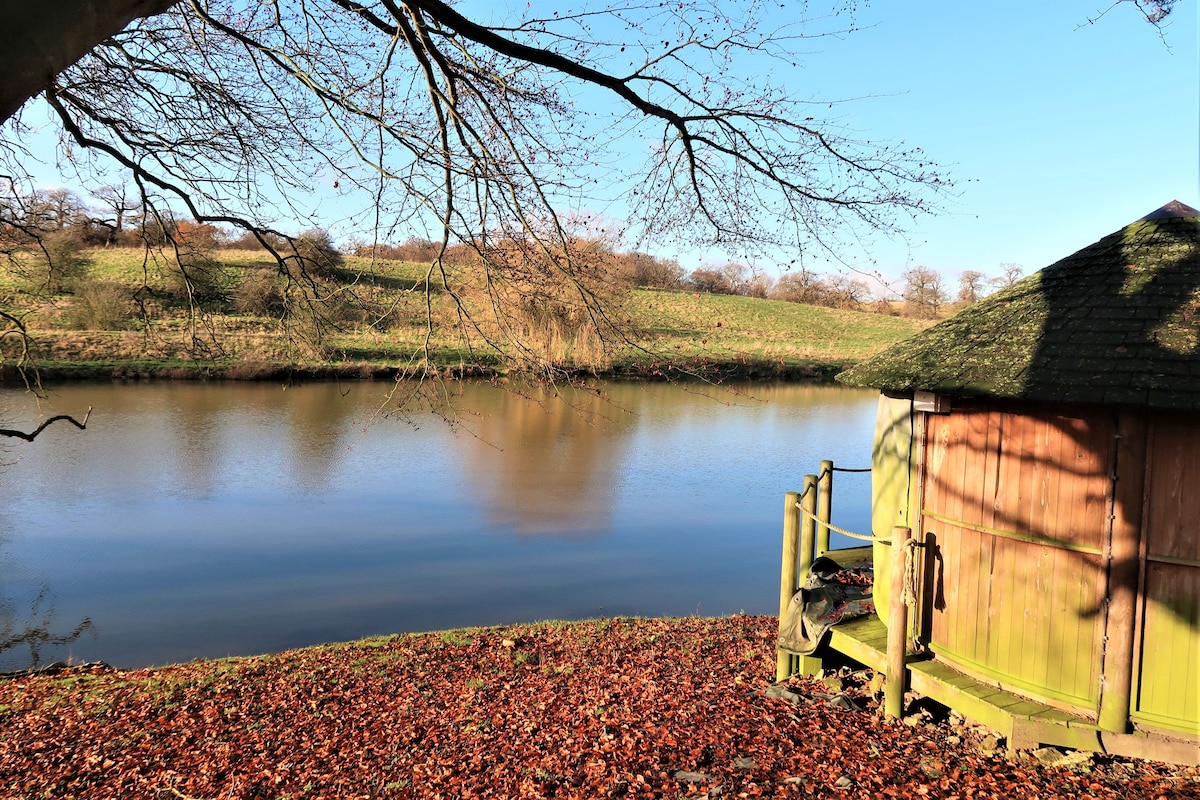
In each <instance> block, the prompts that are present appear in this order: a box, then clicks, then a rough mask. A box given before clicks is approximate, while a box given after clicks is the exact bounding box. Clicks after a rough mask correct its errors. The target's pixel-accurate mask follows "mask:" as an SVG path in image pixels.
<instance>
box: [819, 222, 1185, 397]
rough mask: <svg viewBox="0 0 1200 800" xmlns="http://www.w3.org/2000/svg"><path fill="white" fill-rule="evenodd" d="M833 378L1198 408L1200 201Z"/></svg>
mask: <svg viewBox="0 0 1200 800" xmlns="http://www.w3.org/2000/svg"><path fill="white" fill-rule="evenodd" d="M837 379H838V380H839V381H841V382H843V383H847V384H851V385H856V386H872V387H876V388H879V389H884V390H891V391H899V392H906V391H913V390H927V391H932V392H937V393H940V394H947V395H957V396H970V395H976V396H980V395H982V396H991V397H1007V398H1017V399H1024V400H1039V401H1051V402H1055V401H1057V402H1084V403H1104V404H1123V405H1135V406H1148V407H1154V408H1171V409H1180V410H1189V411H1200V211H1197V210H1196V209H1194V208H1190V207H1188V206H1186V205H1184V204H1182V203H1179V202H1178V201H1174V202H1171V203H1168V204H1167V205H1165V206H1163V207H1162V208H1160V209H1158V210H1157V211H1155V212H1153V213H1151V214H1148V215H1146V216H1145V217H1143V218H1142V219H1140V220H1138V221H1137V222H1134V223H1132V224H1130V225H1127V226H1126V227H1124V228H1122V229H1121V230H1119V231H1117V232H1116V233H1113V234H1111V235H1109V236H1105V237H1104V238H1103V239H1101V240H1100V241H1098V242H1096V243H1095V244H1093V245H1091V246H1089V247H1085V248H1084V249H1082V250H1080V251H1079V252H1077V253H1075V254H1074V255H1070V256H1067V257H1066V258H1064V259H1063V260H1061V261H1059V262H1057V263H1055V264H1052V265H1050V266H1049V267H1046V268H1045V269H1043V270H1041V271H1040V272H1037V273H1034V274H1033V275H1030V276H1029V277H1027V278H1024V279H1023V280H1021V281H1018V282H1017V283H1016V284H1014V285H1013V286H1011V287H1009V288H1008V289H1005V290H1003V291H1001V292H997V293H996V294H994V295H992V296H990V297H988V298H986V299H984V300H982V301H981V302H979V303H977V304H976V305H974V306H971V307H970V308H967V309H965V310H963V311H961V312H960V313H958V314H956V315H954V316H953V317H950V318H949V319H947V320H944V321H943V322H941V323H939V324H937V325H935V326H933V327H931V328H928V329H926V330H925V331H923V332H921V333H919V334H917V335H915V336H912V337H911V338H909V339H906V340H904V341H902V342H900V343H898V344H896V345H895V346H893V347H891V348H889V349H888V350H885V351H884V352H882V353H880V354H879V355H877V356H874V357H873V358H870V359H868V360H867V361H864V362H862V363H860V364H858V365H857V366H855V367H853V368H852V369H849V370H847V371H846V372H843V373H842V374H840V375H838V378H837Z"/></svg>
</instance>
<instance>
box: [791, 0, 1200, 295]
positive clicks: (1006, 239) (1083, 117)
mask: <svg viewBox="0 0 1200 800" xmlns="http://www.w3.org/2000/svg"><path fill="white" fill-rule="evenodd" d="M1106 2H1107V0H1096V2H1095V3H1093V2H1091V1H1090V0H1082V1H1081V0H1055V1H1054V2H1023V1H1022V2H1011V1H1010V2H1003V3H962V2H949V1H947V0H928V1H926V2H906V3H904V4H902V5H903V9H902V10H901V9H899V8H898V7H897V6H898V5H900V4H883V3H876V4H874V5H872V6H871V7H869V8H866V9H864V10H861V11H860V12H859V15H858V17H859V21H860V22H862V23H864V24H867V25H869V26H870V27H868V28H867V29H866V30H863V31H861V32H859V33H856V34H854V35H853V36H851V37H848V38H846V39H845V40H843V41H838V42H825V43H823V45H822V48H821V49H822V52H819V53H814V54H813V55H812V56H810V57H809V58H808V59H807V61H806V65H807V66H806V67H805V68H804V69H803V70H802V72H801V76H802V78H803V79H805V80H806V81H807V84H808V85H811V86H812V87H813V88H814V90H815V91H816V92H818V93H819V94H820V95H821V96H823V97H829V98H833V97H837V96H843V97H856V96H866V95H871V97H870V98H869V99H866V100H863V101H862V102H860V103H855V104H853V105H852V106H851V107H850V109H849V110H848V117H847V124H850V125H852V126H853V127H854V128H856V129H858V130H860V131H862V132H863V133H864V134H866V135H869V136H871V137H872V138H874V137H881V138H884V139H889V140H903V141H905V142H906V143H909V144H914V145H918V146H920V147H922V148H923V149H924V150H925V151H926V153H927V154H928V155H929V156H930V158H931V159H932V160H934V161H936V162H939V163H942V164H945V165H948V166H949V168H950V171H951V175H952V176H953V177H954V178H955V179H956V180H957V186H956V195H957V196H956V197H952V198H949V199H948V200H947V202H946V203H945V211H944V213H942V214H940V215H938V216H936V217H933V218H927V219H924V220H921V221H920V223H919V224H918V225H917V226H915V227H914V228H913V229H912V230H911V233H910V235H909V237H908V241H907V242H905V241H887V240H884V241H879V242H877V243H876V246H875V247H874V248H873V252H872V253H871V255H870V257H861V260H857V261H856V263H857V264H858V265H859V266H861V267H863V268H866V269H876V268H877V269H879V270H880V271H882V272H884V273H885V274H888V275H898V274H899V273H900V272H902V271H903V270H904V269H905V268H907V267H908V266H912V265H923V266H929V267H932V268H934V269H936V270H937V271H939V272H941V273H942V274H943V275H944V276H946V277H947V278H949V279H951V280H955V279H956V278H957V275H958V274H959V273H960V272H961V271H962V270H964V269H975V270H979V271H982V272H984V273H987V274H989V275H994V274H997V273H998V272H999V271H1000V270H999V265H1000V264H1001V263H1004V262H1015V263H1019V264H1021V265H1023V266H1024V268H1025V272H1026V274H1028V273H1030V272H1033V271H1035V270H1037V269H1040V268H1042V267H1045V266H1047V265H1049V264H1051V263H1053V262H1054V261H1056V260H1058V259H1059V258H1062V257H1063V256H1066V255H1069V254H1070V253H1072V252H1074V251H1075V250H1078V249H1079V248H1081V247H1083V246H1085V245H1088V244H1091V243H1092V242H1094V241H1095V240H1097V239H1099V238H1100V237H1102V236H1104V235H1105V234H1108V233H1111V232H1113V231H1115V230H1117V229H1119V228H1121V227H1122V226H1124V225H1126V224H1128V223H1130V222H1132V221H1134V220H1136V219H1138V218H1140V217H1142V216H1144V215H1145V214H1147V213H1149V212H1151V211H1153V210H1154V209H1156V208H1158V207H1159V206H1162V205H1164V204H1165V203H1167V202H1169V201H1170V200H1180V201H1182V202H1184V203H1187V204H1189V205H1193V206H1197V207H1200V172H1198V152H1200V140H1198V133H1197V131H1198V130H1200V127H1198V112H1197V104H1198V96H1200V67H1198V62H1197V38H1198V36H1197V35H1198V32H1200V30H1198V26H1197V3H1196V2H1193V0H1185V2H1182V3H1180V4H1179V5H1178V6H1177V8H1176V10H1175V12H1174V13H1173V14H1172V15H1171V17H1170V25H1169V26H1167V28H1166V30H1165V40H1166V42H1165V44H1164V42H1163V40H1162V39H1161V38H1160V37H1159V36H1158V34H1157V33H1156V32H1155V30H1154V28H1153V27H1151V26H1150V25H1149V24H1147V23H1146V22H1145V21H1144V20H1143V19H1142V18H1141V17H1140V15H1139V14H1138V13H1137V11H1136V9H1134V8H1133V7H1132V5H1131V4H1130V5H1128V7H1126V6H1125V5H1122V6H1118V7H1116V8H1114V9H1112V10H1111V11H1110V12H1109V13H1108V14H1107V15H1106V16H1104V17H1103V18H1101V19H1099V20H1098V21H1097V22H1096V23H1095V24H1093V25H1088V24H1087V20H1088V18H1089V17H1095V16H1096V15H1097V13H1098V9H1099V8H1103V7H1104V6H1105V5H1106ZM872 259H873V263H872ZM852 261H855V259H852Z"/></svg>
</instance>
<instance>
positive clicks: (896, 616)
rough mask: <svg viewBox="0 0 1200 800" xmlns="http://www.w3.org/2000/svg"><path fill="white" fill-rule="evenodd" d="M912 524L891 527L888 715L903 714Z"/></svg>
mask: <svg viewBox="0 0 1200 800" xmlns="http://www.w3.org/2000/svg"><path fill="white" fill-rule="evenodd" d="M910 538H912V530H911V529H910V528H901V527H896V528H892V564H891V571H890V575H891V579H892V584H891V586H889V587H888V624H887V662H886V663H887V671H886V673H885V678H886V682H885V683H884V686H883V710H884V713H885V714H887V715H888V716H889V717H895V718H896V719H900V717H902V716H904V690H905V688H906V687H905V682H906V680H905V679H906V678H907V669H906V668H905V666H904V659H905V654H906V651H907V649H908V606H906V605H904V562H905V561H906V560H907V556H908V540H909V539H910Z"/></svg>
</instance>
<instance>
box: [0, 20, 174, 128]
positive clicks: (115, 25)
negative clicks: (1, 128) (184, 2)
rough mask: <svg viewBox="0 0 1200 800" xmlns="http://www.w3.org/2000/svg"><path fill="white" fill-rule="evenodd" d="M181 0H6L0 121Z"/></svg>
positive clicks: (0, 39)
mask: <svg viewBox="0 0 1200 800" xmlns="http://www.w3.org/2000/svg"><path fill="white" fill-rule="evenodd" d="M177 1H178V0H41V2H29V0H0V20H3V23H4V24H3V25H0V122H4V121H5V120H7V119H8V118H9V117H11V116H12V115H13V114H15V113H16V112H17V109H19V108H20V107H21V106H22V105H23V104H24V103H25V101H26V100H28V99H29V98H31V97H33V96H34V95H35V94H37V93H39V92H41V91H42V90H43V89H45V88H46V86H48V85H49V83H50V80H51V79H52V78H53V77H54V76H55V75H57V74H58V73H59V72H61V71H62V70H64V69H66V68H67V67H69V66H70V65H71V64H74V63H75V62H76V61H78V60H79V59H80V58H82V57H83V56H84V55H86V54H87V53H88V51H90V50H91V49H92V48H93V47H95V46H96V45H97V44H99V43H100V42H102V41H104V40H105V39H107V38H108V37H109V36H112V35H113V34H116V33H118V32H120V31H121V30H122V29H123V28H124V27H125V26H126V25H128V24H129V23H130V22H132V21H133V20H135V19H138V18H140V17H148V16H152V15H154V14H161V13H162V12H164V11H166V10H167V9H168V8H170V7H171V6H173V5H175V3H176V2H177Z"/></svg>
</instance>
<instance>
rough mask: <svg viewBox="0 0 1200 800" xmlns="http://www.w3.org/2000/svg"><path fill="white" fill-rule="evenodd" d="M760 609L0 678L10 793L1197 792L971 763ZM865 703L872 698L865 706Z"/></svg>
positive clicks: (1001, 762)
mask: <svg viewBox="0 0 1200 800" xmlns="http://www.w3.org/2000/svg"><path fill="white" fill-rule="evenodd" d="M775 624H776V621H775V620H774V619H773V618H769V617H749V616H737V617H730V618H722V619H700V618H688V619H675V620H653V619H636V620H635V619H613V620H593V621H588V622H582V623H571V624H558V623H545V624H538V625H519V626H510V627H505V628H496V629H482V630H475V631H458V632H453V633H449V634H423V635H405V636H397V637H393V638H389V639H383V640H372V641H368V642H363V643H357V644H350V645H337V646H328V647H320V648H312V649H307V650H299V651H293V652H288V653H282V654H279V655H270V656H261V657H258V658H251V659H240V660H232V661H205V662H196V663H191V664H184V665H179V666H174V667H167V668H163V669H157V670H137V671H128V672H121V671H103V670H98V669H95V668H92V669H89V670H84V671H79V672H69V673H64V674H60V675H53V676H38V677H23V678H20V679H14V680H9V681H6V682H3V683H0V786H6V787H8V790H7V792H8V793H7V794H6V795H4V796H5V797H14V798H18V797H40V796H52V797H56V798H109V797H150V798H160V797H161V798H167V797H179V798H195V799H196V800H200V799H201V798H204V799H206V800H207V799H209V798H255V797H270V798H281V797H291V798H359V797H361V798H375V797H380V798H384V797H387V798H484V797H487V798H504V797H512V798H535V797H538V798H540V797H554V798H605V797H631V798H632V797H647V798H649V797H667V798H680V797H684V798H705V797H708V798H717V797H721V798H736V797H760V796H761V797H915V796H926V797H941V798H988V797H996V798H1000V797H1003V798H1010V797H1039V798H1050V797H1112V798H1118V797H1120V798H1128V797H1164V798H1167V797H1170V798H1176V797H1195V796H1196V794H1195V786H1194V785H1191V784H1188V783H1186V781H1187V780H1188V778H1189V777H1194V774H1191V773H1187V772H1186V771H1181V770H1178V769H1172V768H1169V767H1165V766H1161V765H1154V764H1123V765H1119V766H1120V767H1121V769H1120V770H1118V769H1116V768H1115V767H1114V769H1112V770H1109V771H1107V772H1105V771H1093V772H1091V773H1083V772H1075V771H1072V770H1068V769H1063V768H1048V767H1043V766H1041V765H1038V764H1036V763H1032V762H1029V763H1027V762H1025V761H1018V760H1014V759H1011V758H1009V757H1007V756H1005V755H1003V754H995V755H982V754H980V753H979V751H978V750H976V749H974V748H973V747H971V745H970V744H969V743H966V742H963V741H962V740H961V737H954V738H953V739H951V738H950V737H949V733H948V731H945V730H943V729H939V728H936V727H933V726H922V727H920V728H917V729H910V728H907V727H904V726H902V725H898V724H894V723H889V722H884V721H882V720H881V719H880V718H879V717H877V716H876V715H874V714H873V713H872V712H871V710H867V711H860V712H856V711H851V710H847V709H845V708H837V707H834V706H833V705H831V704H830V703H828V702H827V701H826V700H825V699H822V698H828V697H829V695H828V694H827V691H828V688H827V687H826V686H825V685H823V684H821V683H817V682H808V681H794V682H793V683H792V684H790V685H789V686H788V687H787V689H786V691H787V692H788V693H789V694H791V695H795V696H797V697H799V698H800V699H801V700H802V702H799V703H795V702H789V700H790V699H793V698H791V697H787V696H784V695H783V694H782V693H781V690H776V694H777V695H778V696H776V697H768V696H767V693H766V691H765V690H766V688H767V686H768V681H769V678H770V676H771V675H772V673H773V671H774V660H775V652H774V646H773V636H774V629H775ZM858 700H859V701H860V703H863V704H866V701H867V699H866V698H861V697H860V698H858Z"/></svg>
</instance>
